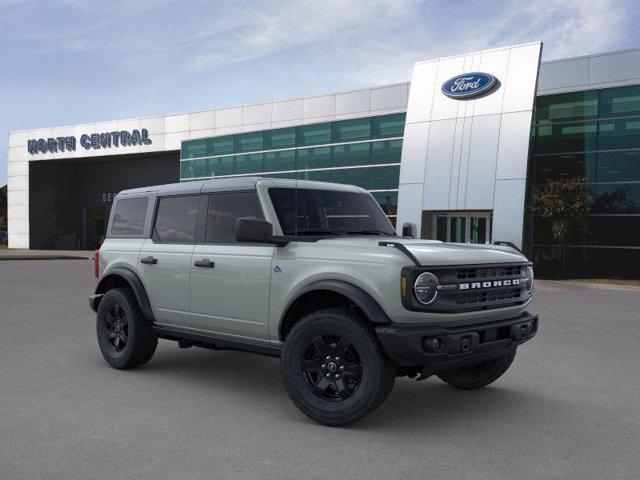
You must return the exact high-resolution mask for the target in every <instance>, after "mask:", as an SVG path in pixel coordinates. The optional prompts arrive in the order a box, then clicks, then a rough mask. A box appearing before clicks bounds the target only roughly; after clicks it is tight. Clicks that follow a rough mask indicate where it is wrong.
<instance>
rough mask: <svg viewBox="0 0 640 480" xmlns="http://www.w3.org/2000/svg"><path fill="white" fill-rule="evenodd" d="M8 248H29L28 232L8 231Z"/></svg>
mask: <svg viewBox="0 0 640 480" xmlns="http://www.w3.org/2000/svg"><path fill="white" fill-rule="evenodd" d="M8 237H9V248H29V234H28V233H24V234H22V233H12V232H11V230H9V232H8Z"/></svg>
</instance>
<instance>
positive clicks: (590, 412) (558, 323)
mask: <svg viewBox="0 0 640 480" xmlns="http://www.w3.org/2000/svg"><path fill="white" fill-rule="evenodd" d="M91 273H92V264H91V263H90V261H88V260H52V261H47V260H32V261H3V262H0V328H1V332H2V334H1V335H0V478H2V479H23V478H47V479H58V478H59V479H74V478H82V479H93V478H100V479H108V478H119V479H128V478H136V479H154V480H157V479H164V478H167V479H187V478H216V479H217V478H221V479H222V478H242V479H268V478H274V479H275V478H277V479H303V478H335V479H342V478H362V479H391V478H402V479H414V478H415V479H424V478H439V479H447V478H456V479H460V478H469V479H474V480H476V479H485V478H486V479H496V478H505V479H507V478H508V479H516V478H535V479H542V478H576V479H591V478H593V479H612V478H616V479H618V478H629V479H631V478H638V472H640V461H639V459H638V452H639V451H640V348H639V346H638V345H639V343H640V328H639V327H640V290H630V289H629V290H624V289H609V288H595V287H587V286H580V285H574V284H567V283H558V282H539V283H538V285H537V298H536V300H535V305H534V308H535V309H537V310H538V311H539V312H540V314H541V324H540V331H539V334H538V336H537V337H536V338H535V339H534V340H533V341H532V342H530V343H529V344H526V345H524V346H523V347H522V348H521V349H520V350H519V352H518V356H517V357H516V361H515V363H514V365H513V366H512V367H511V369H510V370H509V372H508V373H507V374H506V375H505V376H504V377H502V378H501V379H500V380H499V381H498V382H496V383H495V384H493V385H492V386H490V387H488V388H485V389H483V390H480V391H474V392H464V391H459V390H456V389H454V388H452V387H449V386H447V385H445V384H444V383H442V382H440V381H439V380H437V379H435V378H431V379H428V380H426V381H424V382H415V381H412V380H409V379H398V381H397V382H396V387H395V389H394V391H393V392H392V394H391V396H390V398H389V399H388V400H387V402H386V403H385V404H384V405H383V406H382V408H380V409H379V410H378V411H376V412H375V413H374V414H372V415H370V416H369V417H367V418H366V419H365V420H364V421H362V422H361V423H359V424H357V425H355V426H352V427H349V428H342V429H336V428H329V427H323V426H320V425H317V424H315V423H314V422H312V421H311V420H309V419H307V418H306V417H305V416H304V415H303V414H302V413H300V412H299V411H298V410H297V409H296V408H295V407H294V406H293V404H292V403H291V402H290V401H289V399H288V397H287V395H286V393H285V391H284V389H283V387H282V385H281V382H280V376H279V373H278V361H277V360H276V359H271V358H267V357H261V356H257V355H250V354H243V353H239V352H215V351H209V350H203V349H197V348H191V349H188V350H180V349H179V348H178V346H177V344H176V343H173V342H166V341H161V343H160V345H159V348H158V351H157V352H156V355H155V357H154V358H153V360H152V361H151V362H150V363H149V364H148V365H147V366H145V367H143V368H140V369H138V370H132V371H126V372H123V371H116V370H114V369H111V368H109V367H107V365H106V364H105V363H104V361H103V360H102V357H101V356H100V353H99V350H98V347H97V345H96V340H95V332H94V316H93V313H92V312H91V311H90V310H89V307H88V306H87V296H88V295H89V293H90V291H91V289H92V288H93V286H94V285H95V279H94V278H93V277H92V276H91Z"/></svg>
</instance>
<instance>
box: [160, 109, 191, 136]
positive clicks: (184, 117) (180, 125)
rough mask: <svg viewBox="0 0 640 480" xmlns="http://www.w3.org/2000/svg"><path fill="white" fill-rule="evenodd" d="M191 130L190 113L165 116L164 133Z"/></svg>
mask: <svg viewBox="0 0 640 480" xmlns="http://www.w3.org/2000/svg"><path fill="white" fill-rule="evenodd" d="M188 130H189V114H188V113H183V114H181V115H169V116H168V117H164V133H174V132H186V131H188Z"/></svg>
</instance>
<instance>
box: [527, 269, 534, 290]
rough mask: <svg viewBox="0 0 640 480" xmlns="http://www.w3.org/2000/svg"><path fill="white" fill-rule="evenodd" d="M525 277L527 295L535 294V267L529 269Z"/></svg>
mask: <svg viewBox="0 0 640 480" xmlns="http://www.w3.org/2000/svg"><path fill="white" fill-rule="evenodd" d="M525 275H526V276H527V293H532V292H533V267H531V266H529V267H527V270H526V272H525Z"/></svg>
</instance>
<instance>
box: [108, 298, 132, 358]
mask: <svg viewBox="0 0 640 480" xmlns="http://www.w3.org/2000/svg"><path fill="white" fill-rule="evenodd" d="M107 335H108V339H109V343H110V344H111V346H112V347H113V349H114V350H115V351H116V352H121V351H122V350H124V348H125V347H126V345H127V337H128V335H129V323H128V322H127V314H126V313H125V311H124V309H123V308H122V307H121V306H120V305H118V304H115V305H113V306H112V307H111V309H110V310H109V311H108V312H107Z"/></svg>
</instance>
